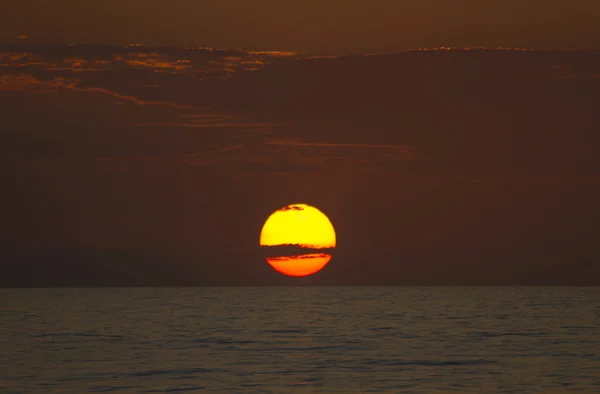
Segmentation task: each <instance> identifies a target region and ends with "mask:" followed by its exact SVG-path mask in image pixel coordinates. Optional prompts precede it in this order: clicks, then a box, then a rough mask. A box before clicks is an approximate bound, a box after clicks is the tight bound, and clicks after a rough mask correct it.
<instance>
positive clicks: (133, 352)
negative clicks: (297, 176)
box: [0, 287, 600, 393]
mask: <svg viewBox="0 0 600 394" xmlns="http://www.w3.org/2000/svg"><path fill="white" fill-rule="evenodd" d="M0 350H1V353H0V360H1V362H0V392H2V393H84V392H111V391H113V392H114V391H117V392H125V393H129V392H131V393H136V392H144V393H151V392H153V393H166V392H226V393H246V392H247V393H313V392H339V393H355V392H356V393H358V392H389V393H438V392H449V391H454V392H469V393H563V392H585V393H600V288H569V287H563V288H561V287H555V288H551V287H513V288H511V287H507V288H498V287H494V288H471V287H463V288H442V287H440V288H435V287H423V288H381V287H372V288H369V287H346V288H344V287H335V288H333V287H332V288H318V287H313V288H310V287H307V288H302V287H290V288H283V287H281V288H276V287H273V288H269V287H266V288H138V289H134V288H118V289H43V290H0Z"/></svg>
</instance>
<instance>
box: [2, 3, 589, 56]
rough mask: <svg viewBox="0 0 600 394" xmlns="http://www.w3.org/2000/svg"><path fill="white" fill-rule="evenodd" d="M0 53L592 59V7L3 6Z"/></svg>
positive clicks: (41, 4) (545, 5) (525, 5)
mask: <svg viewBox="0 0 600 394" xmlns="http://www.w3.org/2000/svg"><path fill="white" fill-rule="evenodd" d="M0 15H1V16H0V43H10V42H14V41H15V38H16V37H19V36H22V35H26V36H28V37H29V40H30V41H32V42H52V43H65V44H66V43H80V44H92V43H94V44H118V45H124V44H132V43H141V44H145V45H180V46H182V45H192V46H198V45H202V46H210V47H217V48H234V49H246V50H288V51H303V52H305V51H310V52H318V53H332V54H333V53H335V54H344V53H364V52H395V51H400V50H406V49H414V48H419V47H429V48H431V47H440V46H460V47H466V46H487V47H496V46H506V47H519V48H521V47H524V48H536V49H598V40H597V37H599V36H600V23H599V22H600V16H599V15H600V3H598V1H596V0H571V1H568V2H567V1H562V0H528V1H521V0H484V1H482V0H461V1H454V0H453V1H450V0H372V1H368V2H367V1H364V0H328V1H319V0H306V1H297V2H286V1H278V0H256V1H247V0H168V1H167V0H126V1H123V0H105V1H87V2H85V3H82V2H81V1H78V0H61V1H45V0H7V1H3V2H2V5H0Z"/></svg>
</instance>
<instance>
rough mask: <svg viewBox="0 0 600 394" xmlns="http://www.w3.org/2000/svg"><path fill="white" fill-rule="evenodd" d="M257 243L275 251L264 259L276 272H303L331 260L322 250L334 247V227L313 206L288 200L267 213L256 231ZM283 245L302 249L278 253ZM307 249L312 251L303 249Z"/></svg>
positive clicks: (319, 267)
mask: <svg viewBox="0 0 600 394" xmlns="http://www.w3.org/2000/svg"><path fill="white" fill-rule="evenodd" d="M260 245H261V246H263V247H266V248H269V249H270V253H271V254H275V255H276V256H275V257H267V259H266V260H267V263H269V264H270V265H271V267H273V269H275V270H276V271H277V272H280V273H282V274H284V275H288V276H307V275H312V274H314V273H316V272H319V271H320V270H322V269H323V267H325V265H327V263H329V260H331V255H330V254H328V253H323V249H333V248H335V246H336V238H335V230H334V229H333V225H332V224H331V222H330V221H329V218H327V216H325V214H324V213H323V212H321V211H319V210H318V209H317V208H315V207H312V206H310V205H306V204H291V205H288V206H285V207H283V208H281V209H279V210H277V211H275V212H273V214H271V216H269V218H268V219H267V221H266V222H265V224H264V226H263V228H262V231H261V233H260ZM286 249H287V250H292V249H295V250H296V252H298V251H303V252H304V253H296V254H295V255H294V256H285V255H282V254H284V253H285V252H283V250H286ZM311 249H312V250H313V252H314V253H306V252H307V251H309V250H311Z"/></svg>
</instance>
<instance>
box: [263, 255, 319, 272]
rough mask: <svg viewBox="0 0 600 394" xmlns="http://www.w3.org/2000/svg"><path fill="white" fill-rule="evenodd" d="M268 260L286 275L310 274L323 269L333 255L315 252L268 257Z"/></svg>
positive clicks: (274, 267) (276, 269) (275, 268)
mask: <svg viewBox="0 0 600 394" xmlns="http://www.w3.org/2000/svg"><path fill="white" fill-rule="evenodd" d="M266 260H267V263H269V264H270V265H271V267H273V269H274V270H275V271H277V272H279V273H282V274H284V275H288V276H308V275H312V274H314V273H316V272H319V271H321V270H322V269H323V267H325V266H326V265H327V263H329V260H331V255H329V254H325V253H315V254H305V255H301V256H285V257H267V259H266Z"/></svg>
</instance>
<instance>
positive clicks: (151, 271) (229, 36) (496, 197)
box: [0, 0, 600, 287]
mask: <svg viewBox="0 0 600 394" xmlns="http://www.w3.org/2000/svg"><path fill="white" fill-rule="evenodd" d="M202 3H203V2H191V1H190V2H184V1H176V2H170V3H169V4H172V6H171V8H170V9H169V10H165V9H164V8H160V7H161V6H162V7H164V4H166V2H164V3H159V2H152V1H146V2H144V4H146V6H145V7H142V8H140V7H134V5H135V4H141V3H137V2H136V1H133V0H132V1H129V2H119V3H118V4H119V5H118V6H117V3H116V2H94V3H86V4H92V5H86V7H90V8H86V7H84V8H77V10H78V15H77V19H76V20H75V19H73V18H74V17H71V16H70V14H69V13H70V12H75V11H71V10H75V9H74V8H69V7H67V5H69V4H70V3H69V2H68V1H64V2H61V3H60V4H59V5H56V4H53V7H54V8H52V9H50V8H48V7H49V6H48V4H50V2H39V3H37V5H38V7H33V8H30V10H34V11H35V12H34V13H33V14H31V13H30V15H29V17H28V18H29V19H27V18H26V17H25V11H19V10H25V8H23V7H25V6H26V5H29V6H31V5H32V4H33V2H31V1H29V2H28V1H23V2H18V3H17V2H14V3H13V2H8V3H7V2H4V3H3V5H2V7H5V8H6V7H7V5H8V7H9V10H10V11H11V14H10V15H11V17H10V18H6V21H3V23H0V34H1V35H2V36H3V37H4V36H9V35H10V36H11V37H13V38H10V39H7V40H6V43H4V44H0V108H1V109H2V116H1V117H0V164H1V165H0V182H2V191H3V192H2V193H1V194H0V206H2V207H3V208H4V210H3V213H2V221H1V222H0V246H1V247H0V286H4V287H6V286H8V287H20V286H105V285H110V286H116V285H147V286H150V285H173V286H176V285H299V284H300V285H379V284H385V285H439V284H447V285H462V284H467V285H469V284H475V285H506V284H509V285H510V284H523V285H527V284H546V285H555V284H563V285H586V284H596V285H598V284H600V282H599V280H600V279H599V278H600V264H599V263H598V262H599V261H600V247H599V246H598V245H600V242H598V237H599V236H600V220H599V219H600V205H598V201H599V199H600V158H599V157H598V154H597V147H598V146H600V135H599V134H598V130H600V115H599V114H598V111H597V107H598V103H599V102H600V52H599V51H589V50H585V51H575V50H569V51H564V50H543V49H542V50H540V49H536V50H533V51H532V50H480V49H475V50H459V49H455V50H450V51H449V50H427V51H401V52H398V53H395V54H380V55H372V52H377V51H379V50H384V49H385V50H388V49H389V50H390V51H391V50H400V49H402V48H404V46H407V47H408V46H413V43H412V41H411V42H410V43H409V42H408V41H405V42H401V41H397V40H394V39H393V38H394V37H399V36H401V35H403V36H404V37H409V36H410V37H412V38H411V40H413V39H414V46H418V47H424V46H429V45H436V46H437V45H438V43H440V44H442V42H441V40H438V39H437V38H435V37H441V35H443V34H449V35H455V36H456V37H458V36H460V35H461V34H463V37H465V40H464V41H455V42H456V43H457V45H458V44H461V45H462V43H463V42H464V45H471V43H472V44H473V45H478V44H482V43H483V44H486V45H487V44H489V43H491V41H489V40H491V38H490V37H497V38H494V40H498V44H497V45H500V46H503V47H513V46H517V47H522V46H523V47H529V46H530V44H531V45H534V44H535V43H536V42H537V43H541V42H545V44H544V45H541V44H540V46H541V47H544V46H547V47H556V48H559V47H565V48H571V49H574V48H583V47H588V46H591V41H590V40H589V37H591V33H593V29H597V27H595V26H596V25H594V26H592V25H591V24H589V23H588V24H586V23H587V22H586V21H590V20H591V19H593V18H592V17H593V16H594V15H597V14H593V13H592V12H591V11H593V8H592V5H593V4H594V3H592V2H589V3H588V4H589V6H588V8H587V10H589V11H590V12H585V13H584V12H583V11H582V8H580V7H575V4H576V3H577V2H573V3H572V4H573V5H572V6H569V7H570V8H568V9H565V10H559V8H558V6H553V5H552V3H547V7H546V8H543V9H544V10H546V11H547V12H544V13H540V12H535V11H536V10H537V11H540V10H542V8H541V6H540V4H541V3H538V2H536V1H532V2H527V7H532V8H528V9H527V10H523V11H522V12H520V13H517V14H518V15H519V17H518V18H517V17H515V18H514V19H510V18H509V19H507V20H510V21H511V23H514V24H513V25H511V26H513V27H511V29H512V30H511V29H508V28H505V30H502V32H504V33H502V34H500V33H498V32H500V30H498V29H499V26H500V22H497V23H496V24H491V25H490V24H487V23H486V24H484V23H483V22H481V23H480V24H475V23H473V24H471V25H468V26H467V25H461V24H457V23H450V20H453V21H456V20H457V19H456V18H459V16H458V15H459V14H458V9H450V8H449V7H444V6H443V4H447V3H442V2H438V3H436V4H437V5H436V6H435V7H433V6H432V5H431V4H433V2H429V3H427V2H423V3H418V4H426V3H427V4H429V6H431V7H432V8H431V10H433V11H434V12H433V13H430V14H428V13H427V12H425V9H424V8H423V9H422V10H421V11H416V10H413V11H411V12H413V14H411V15H412V16H411V17H409V16H407V15H406V14H403V13H400V12H398V13H392V12H384V11H385V10H384V9H383V8H381V9H378V8H377V5H378V4H379V3H377V2H370V3H369V4H370V6H372V7H373V8H372V9H373V13H374V14H373V16H370V15H362V19H359V22H355V23H358V26H361V27H360V29H363V30H360V29H359V30H358V31H366V30H368V31H369V32H370V34H372V35H365V36H364V41H357V40H355V39H354V38H353V37H356V36H355V35H354V34H358V33H356V31H355V30H354V28H352V29H351V28H350V27H351V26H357V25H356V24H352V23H351V21H353V20H354V17H352V15H355V16H357V15H360V14H359V10H360V9H361V8H360V7H359V3H358V2H356V3H355V2H346V3H345V4H347V6H346V8H344V12H340V13H338V12H336V10H337V11H339V10H340V8H331V9H324V10H320V11H322V13H318V12H316V11H311V10H316V8H314V7H316V4H317V3H316V2H315V3H311V2H308V3H306V5H305V7H307V8H305V9H304V10H303V13H298V14H296V13H291V12H289V10H288V12H284V11H285V10H284V9H283V8H281V7H282V6H275V5H274V4H275V3H274V2H272V3H270V4H272V5H274V6H273V7H271V8H261V6H262V5H263V4H267V2H256V3H255V6H254V8H253V9H252V10H248V9H242V8H236V7H233V6H231V8H229V9H225V8H217V5H218V7H225V5H227V4H233V2H231V1H230V2H227V1H220V2H212V3H209V2H204V4H212V8H211V7H208V5H207V7H206V8H205V9H204V11H205V12H204V13H203V12H200V8H201V7H200V4H202ZM509 3H510V2H504V3H502V4H505V5H506V4H509ZM175 4H178V6H177V7H176V6H175ZM238 4H241V3H238ZM327 4H328V6H327V7H333V5H331V4H334V2H331V3H327ZM338 4H339V3H338ZM360 4H363V3H360ZM381 4H383V2H381ZM387 4H388V6H389V7H392V4H394V5H395V6H398V4H400V2H393V3H392V2H389V3H387ZM402 4H404V5H406V7H408V4H413V3H406V2H403V3H402ZM414 4H417V3H416V2H415V3H414ZM486 4H489V5H490V6H489V7H491V4H492V3H486ZM497 4H500V3H497ZM515 4H516V3H515ZM557 4H558V3H557ZM561 4H566V3H561ZM569 4H571V3H569ZM125 5H127V7H126V6H125ZM475 6H476V3H475V2H472V3H471V2H468V1H467V2H464V4H463V7H462V8H461V9H462V11H463V12H462V14H461V15H463V16H461V17H460V18H466V16H465V15H469V12H471V13H475V10H476V9H477V10H481V7H483V6H481V5H480V6H478V7H480V8H476V7H475ZM582 6H583V2H582ZM61 7H65V8H64V9H63V8H61ZM240 7H241V6H240ZM245 7H247V6H245ZM277 7H279V8H277ZM311 7H313V8H311ZM323 7H325V6H323ZM382 7H383V6H382ZM422 7H425V6H422ZM521 7H524V6H523V5H521ZM484 8H485V7H484ZM196 9H197V10H198V12H197V13H194V12H192V11H191V10H196ZM260 10H262V11H264V14H263V13H262V11H261V12H260V13H261V18H265V19H264V20H265V21H267V20H269V21H271V22H272V23H266V22H265V23H260V24H258V23H257V21H256V20H255V19H253V18H251V17H250V15H252V14H251V11H252V12H256V13H259V11H260ZM485 10H487V11H486V12H487V14H486V15H487V16H486V18H487V19H486V18H481V19H477V18H471V19H468V20H470V21H471V22H473V21H474V20H480V21H484V20H490V21H491V20H492V17H493V15H496V17H497V18H500V16H501V15H508V14H507V13H509V11H510V10H514V9H509V8H508V6H506V8H502V9H499V10H498V11H497V12H495V13H492V12H491V11H490V10H491V8H489V9H488V8H485ZM559 11H561V12H560V13H559ZM419 12H421V14H420V15H422V18H425V15H428V16H427V18H429V19H428V20H429V22H430V23H429V24H428V25H426V24H425V19H421V20H422V21H423V22H422V23H416V22H415V21H416V19H415V17H414V15H417V14H418V13H419ZM510 12H512V11H510ZM144 13H146V14H147V17H144V18H143V20H144V23H142V22H141V17H140V15H142V14H144ZM503 13H504V14H503ZM363 14H365V13H364V12H363ZM375 14H377V15H375ZM0 15H8V14H6V13H4V12H2V10H0ZM144 15H145V14H144ZM298 15H305V17H306V19H303V20H311V21H313V20H314V21H316V22H315V23H316V24H311V26H312V27H311V29H312V30H311V29H309V30H308V31H305V32H303V33H301V32H300V30H299V29H298V30H297V29H295V28H292V27H293V26H300V19H301V18H300V17H299V16H298ZM320 15H329V16H328V17H327V18H325V17H323V18H321V17H319V16H320ZM333 15H335V16H336V18H338V19H336V22H335V23H331V18H333ZM473 15H474V14H473ZM133 16H137V17H136V18H137V19H136V18H134V17H133ZM209 16H210V18H209ZM234 16H235V17H234ZM283 16H285V18H291V19H293V18H295V17H298V18H299V19H297V21H296V22H295V23H296V25H294V24H293V23H288V22H287V19H285V18H284V19H283V20H282V19H278V18H281V17H283ZM384 16H385V18H384ZM387 17H389V18H400V19H399V20H406V21H411V23H412V25H411V24H408V22H407V24H402V23H391V22H390V23H389V24H387V23H388V22H387V21H390V20H388V19H386V18H387ZM1 18H4V17H0V19H1ZM36 18H37V19H36ZM57 18H62V19H61V20H60V21H61V23H57V21H59V19H57ZM196 18H198V19H196ZM202 18H204V20H207V21H208V20H210V21H211V22H210V23H208V24H202V23H200V22H201V21H202V20H203V19H202ZM311 18H312V19H311ZM403 18H404V19H403ZM453 18H454V19H453ZM507 18H508V16H507ZM519 18H523V19H519ZM577 18H580V19H577ZM586 18H587V19H586ZM291 19H290V20H291ZM126 20H128V21H129V23H125V21H126ZM234 20H235V23H234V22H233V21H234ZM276 20H278V21H281V22H278V23H279V24H275V23H274V22H273V21H276ZM434 20H435V21H442V20H443V21H445V22H444V23H448V24H449V25H452V29H450V30H448V31H446V30H444V29H437V28H434V27H431V26H440V25H439V23H437V22H435V21H434ZM567 20H569V21H572V23H573V24H568V25H567V22H566V21H567ZM37 21H44V23H41V24H40V23H38V24H37V26H38V27H35V26H34V22H37ZM108 21H111V23H110V25H109V24H108ZM150 21H156V22H152V23H149V22H150ZM377 21H379V22H380V23H376V22H377ZM498 21H499V19H498ZM4 22H6V23H4ZM176 22H177V23H176ZM317 22H318V23H317ZM434 22H435V23H434ZM550 22H552V23H550ZM575 22H576V23H575ZM303 23H304V22H303ZM490 23H491V22H490ZM553 23H555V25H553V26H559V25H560V26H565V28H564V29H563V30H561V33H560V34H558V33H557V31H556V30H551V29H549V28H542V26H546V27H548V26H549V25H550V24H553ZM570 23H571V22H570ZM386 24H387V26H393V29H392V30H391V31H390V33H389V34H387V33H386V34H379V33H381V31H382V30H377V29H383V26H386ZM519 24H521V25H519ZM259 25H260V26H259ZM58 26H60V28H58ZM109 26H110V27H109ZM157 26H160V28H159V27H157ZM192 26H196V28H197V30H195V31H197V32H202V31H204V33H202V35H203V36H204V37H206V38H205V39H203V40H205V41H206V45H210V46H214V47H215V48H221V47H225V48H229V49H215V48H212V49H199V48H184V47H182V46H181V45H184V44H185V45H187V41H185V40H190V41H193V43H194V45H195V43H196V42H198V43H199V40H198V41H194V40H196V38H195V37H197V36H198V35H199V34H196V35H192V34H191V33H190V32H191V31H192ZM251 26H255V27H256V33H255V34H256V35H255V36H252V35H248V34H246V33H245V32H246V31H247V30H244V29H250V28H251ZM318 26H321V28H322V29H324V28H325V26H330V28H331V30H327V37H329V38H331V39H329V38H328V39H327V40H325V39H318V37H317V33H316V32H317V31H318ZM368 26H372V28H369V29H370V30H369V29H368V28H367V27H368ZM399 26H402V27H399ZM483 26H488V27H489V26H492V27H494V26H495V27H494V28H493V29H492V28H491V27H490V28H489V29H488V30H486V29H487V27H486V28H485V29H484V27H483ZM519 26H521V27H519ZM334 27H335V29H333V28H334ZM525 27H527V28H525ZM567 27H568V28H567ZM36 29H37V31H36ZM394 29H395V30H394ZM402 29H406V30H402ZM473 29H474V30H473ZM494 29H495V30H494ZM17 30H18V32H17V33H15V31H17ZM403 31H404V32H412V33H411V34H404V33H402V32H403ZM486 31H487V32H488V33H489V34H490V35H486V34H488V33H485V32H486ZM21 32H25V33H26V34H27V35H29V38H27V39H19V40H16V41H15V39H14V37H16V34H21ZM416 32H423V34H417V33H416ZM467 32H469V33H468V34H467ZM507 32H511V33H510V34H508V33H507ZM375 33H377V34H375ZM492 33H493V34H492ZM505 33H506V34H505ZM542 33H544V34H542ZM494 34H496V36H494ZM498 34H500V35H498ZM436 35H437V36H436ZM416 36H419V37H420V38H418V39H417V38H415V37H416ZM542 36H543V37H545V38H544V40H546V41H543V40H542V41H536V40H538V39H540V37H542ZM36 37H37V38H36ZM124 37H125V38H124ZM257 37H258V38H260V37H262V38H260V39H258V38H257ZM502 37H503V38H502ZM536 37H537V38H536ZM552 37H554V38H552ZM569 37H571V38H569ZM586 37H587V38H586ZM255 38H256V39H255ZM334 38H335V39H334ZM513 39H514V40H513ZM63 40H64V41H65V42H66V41H76V42H77V41H81V42H83V41H85V42H87V44H78V45H67V44H65V43H55V44H47V43H48V42H58V41H63ZM161 40H162V41H161ZM428 40H429V41H428ZM486 40H487V41H486ZM586 40H587V41H586ZM126 41H134V42H135V41H140V42H141V43H144V44H145V45H143V46H125V45H122V43H123V42H126ZM450 41H452V40H450ZM90 43H91V44H95V45H89V44H90ZM585 43H587V44H585ZM100 44H104V45H100ZM108 44H110V45H108ZM116 44H118V45H116ZM150 44H169V46H163V47H153V46H149V45H150ZM409 44H410V45H409ZM444 44H446V45H448V42H445V43H444ZM252 45H255V48H252V49H254V50H253V51H248V50H242V49H239V48H244V47H248V46H252ZM497 45H496V44H494V46H497ZM236 48H237V49H236ZM265 48H266V49H281V50H282V52H265V51H264V50H265ZM304 49H306V50H311V51H313V52H319V51H323V52H328V53H347V52H352V51H364V52H367V53H369V54H360V55H351V56H348V55H335V56H329V55H327V56H325V55H320V54H319V55H315V54H314V53H294V52H289V51H297V50H304ZM559 49H560V48H559ZM293 203H306V204H310V205H313V206H316V207H318V208H319V209H320V210H321V211H323V212H324V213H325V214H326V215H327V216H328V217H329V218H330V220H331V222H332V223H333V225H334V226H335V230H336V238H337V247H336V248H335V250H334V251H333V252H332V255H333V258H332V260H331V262H330V263H329V264H328V265H327V266H326V267H325V268H324V269H323V270H322V271H320V272H319V273H318V274H316V275H314V276H310V277H306V278H288V277H285V276H282V275H280V274H278V273H277V272H275V271H274V270H273V269H272V268H271V267H270V266H269V265H268V264H267V263H266V262H265V259H264V257H265V255H264V250H263V249H261V248H260V246H259V235H260V231H261V228H262V226H263V223H264V222H265V220H266V219H267V218H268V217H269V215H270V214H271V213H272V212H274V211H275V210H277V209H279V208H281V207H284V206H286V205H288V204H293Z"/></svg>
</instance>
